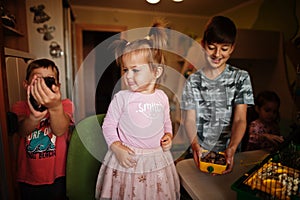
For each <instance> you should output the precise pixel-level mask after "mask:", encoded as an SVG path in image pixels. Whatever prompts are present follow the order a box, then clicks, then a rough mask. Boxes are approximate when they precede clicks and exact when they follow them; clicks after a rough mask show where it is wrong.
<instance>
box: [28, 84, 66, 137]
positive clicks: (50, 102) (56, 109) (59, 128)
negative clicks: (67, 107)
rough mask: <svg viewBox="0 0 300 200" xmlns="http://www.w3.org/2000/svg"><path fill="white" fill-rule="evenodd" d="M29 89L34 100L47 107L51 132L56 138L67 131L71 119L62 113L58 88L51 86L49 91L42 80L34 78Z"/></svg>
mask: <svg viewBox="0 0 300 200" xmlns="http://www.w3.org/2000/svg"><path fill="white" fill-rule="evenodd" d="M30 88H31V93H32V95H33V96H34V98H35V99H36V100H37V101H38V102H39V103H41V104H43V105H44V106H46V107H47V110H48V112H49V115H50V126H51V129H52V132H53V133H54V134H55V135H56V136H60V135H63V134H64V133H65V132H66V131H67V130H68V128H69V125H70V120H71V119H70V117H69V116H68V115H67V114H66V113H65V112H64V109H63V104H62V101H61V92H60V88H59V86H56V85H52V88H51V89H52V91H51V89H49V88H48V86H47V85H46V84H45V81H44V79H43V78H36V79H34V82H33V84H32V85H31V86H30Z"/></svg>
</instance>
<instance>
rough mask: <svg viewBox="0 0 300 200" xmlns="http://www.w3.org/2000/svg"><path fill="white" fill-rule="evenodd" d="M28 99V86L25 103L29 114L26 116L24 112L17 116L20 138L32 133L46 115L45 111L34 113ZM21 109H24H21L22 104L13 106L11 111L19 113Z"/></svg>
mask: <svg viewBox="0 0 300 200" xmlns="http://www.w3.org/2000/svg"><path fill="white" fill-rule="evenodd" d="M29 98H30V87H29V86H28V87H27V102H28V106H29V109H30V113H29V115H27V114H26V113H24V112H23V113H20V114H18V134H19V135H20V136H21V137H26V136H27V135H29V134H30V133H32V131H33V130H34V129H35V128H36V127H37V125H38V124H39V123H40V121H41V119H43V118H44V117H45V115H46V114H47V111H46V110H45V111H43V112H38V111H36V110H35V109H34V108H33V107H32V105H31V103H30V100H29ZM23 109H24V108H23V106H22V104H15V105H14V106H13V110H14V111H15V112H19V111H21V110H23Z"/></svg>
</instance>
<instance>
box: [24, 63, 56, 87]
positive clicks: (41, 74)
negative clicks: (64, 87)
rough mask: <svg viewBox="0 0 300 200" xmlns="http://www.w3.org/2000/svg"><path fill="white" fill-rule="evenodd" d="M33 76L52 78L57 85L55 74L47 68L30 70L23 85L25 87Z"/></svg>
mask: <svg viewBox="0 0 300 200" xmlns="http://www.w3.org/2000/svg"><path fill="white" fill-rule="evenodd" d="M34 75H36V76H37V77H53V78H54V79H55V83H56V84H57V85H58V81H57V75H56V72H55V71H54V70H52V68H51V67H48V68H44V67H40V68H36V69H34V70H32V72H31V74H30V76H29V80H28V81H26V85H25V86H26V87H27V86H28V85H30V83H31V81H32V79H33V77H34Z"/></svg>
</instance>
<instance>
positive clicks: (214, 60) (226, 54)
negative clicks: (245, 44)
mask: <svg viewBox="0 0 300 200" xmlns="http://www.w3.org/2000/svg"><path fill="white" fill-rule="evenodd" d="M203 47H204V49H205V51H206V59H207V61H208V63H209V64H210V66H211V67H212V68H225V66H226V62H227V60H228V59H229V58H230V55H231V53H232V52H233V50H234V45H232V44H226V43H221V44H218V43H207V42H205V43H204V44H203Z"/></svg>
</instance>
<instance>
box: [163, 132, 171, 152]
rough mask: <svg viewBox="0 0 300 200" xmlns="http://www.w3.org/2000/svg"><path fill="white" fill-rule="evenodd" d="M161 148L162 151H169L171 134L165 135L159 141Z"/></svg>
mask: <svg viewBox="0 0 300 200" xmlns="http://www.w3.org/2000/svg"><path fill="white" fill-rule="evenodd" d="M160 144H161V147H162V149H163V151H169V150H170V149H171V147H172V134H171V133H165V134H164V136H163V137H162V138H161V140H160Z"/></svg>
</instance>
